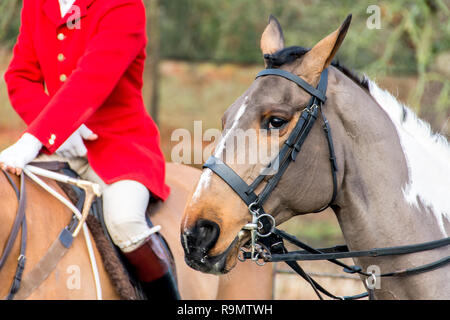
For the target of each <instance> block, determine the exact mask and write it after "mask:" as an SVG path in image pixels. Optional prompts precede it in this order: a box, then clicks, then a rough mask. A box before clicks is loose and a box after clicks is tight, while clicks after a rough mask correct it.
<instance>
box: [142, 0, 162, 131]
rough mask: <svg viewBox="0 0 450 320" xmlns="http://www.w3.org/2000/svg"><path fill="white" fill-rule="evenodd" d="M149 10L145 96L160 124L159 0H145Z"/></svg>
mask: <svg viewBox="0 0 450 320" xmlns="http://www.w3.org/2000/svg"><path fill="white" fill-rule="evenodd" d="M145 7H146V11H147V37H148V39H149V41H148V44H147V61H146V65H145V72H144V90H145V91H144V98H145V101H147V109H148V112H149V113H150V115H151V116H152V118H153V120H154V121H155V122H156V123H157V124H158V121H159V119H158V117H159V78H160V75H159V61H160V54H159V48H160V45H159V41H160V30H159V10H160V8H159V0H145Z"/></svg>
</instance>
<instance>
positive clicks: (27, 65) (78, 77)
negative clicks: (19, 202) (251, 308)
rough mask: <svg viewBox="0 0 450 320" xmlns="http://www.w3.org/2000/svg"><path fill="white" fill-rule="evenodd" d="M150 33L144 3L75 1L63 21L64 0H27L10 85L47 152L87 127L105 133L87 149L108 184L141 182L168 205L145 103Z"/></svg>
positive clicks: (19, 110) (17, 106)
mask: <svg viewBox="0 0 450 320" xmlns="http://www.w3.org/2000/svg"><path fill="white" fill-rule="evenodd" d="M145 31H146V28H145V8H144V6H143V3H142V0H76V2H75V3H74V5H73V7H72V9H71V10H70V11H69V12H68V13H67V14H66V16H65V17H64V18H61V13H60V8H59V3H58V0H24V1H23V9H22V25H21V29H20V35H19V38H18V41H17V44H16V46H15V48H14V57H13V59H12V61H11V64H10V66H9V68H8V70H7V72H6V74H5V80H6V83H7V86H8V92H9V96H10V100H11V103H12V105H13V107H14V109H15V110H16V111H17V113H18V114H19V115H20V116H21V117H22V119H23V120H24V121H25V122H26V124H27V125H28V128H27V132H28V133H30V134H32V135H34V136H35V137H36V138H38V139H39V140H40V141H41V142H42V143H43V145H44V148H43V151H44V152H46V153H53V152H55V151H56V149H58V147H59V146H60V145H61V144H62V143H63V142H64V141H65V140H66V139H67V138H68V137H69V136H70V135H71V134H72V133H73V132H75V131H76V130H77V129H78V127H79V126H80V125H81V124H83V123H84V124H86V126H87V127H88V128H90V129H91V130H92V131H94V132H95V133H96V134H98V139H97V140H96V141H85V144H86V147H87V149H88V153H87V157H88V160H89V163H90V165H91V167H92V168H93V169H94V170H95V172H96V173H97V174H98V175H99V176H100V177H101V178H102V179H103V181H105V182H106V183H107V184H110V183H113V182H115V181H119V180H124V179H129V180H136V181H139V182H141V183H142V184H144V185H145V186H147V188H148V189H149V190H150V191H151V192H152V193H153V194H154V195H156V196H157V197H159V198H161V199H163V200H164V199H166V198H167V196H168V195H169V188H168V186H167V185H166V184H165V183H164V174H165V162H164V157H163V155H162V152H161V149H160V145H159V132H158V128H157V127H156V125H155V123H154V122H153V120H152V119H151V118H150V116H149V115H148V114H147V112H146V110H145V107H144V103H143V99H142V83H143V80H142V78H143V70H144V60H145V57H146V54H145V46H146V42H147V38H146V34H145Z"/></svg>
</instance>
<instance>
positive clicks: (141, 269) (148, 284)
mask: <svg viewBox="0 0 450 320" xmlns="http://www.w3.org/2000/svg"><path fill="white" fill-rule="evenodd" d="M124 256H125V257H126V258H127V260H128V261H129V262H130V264H131V265H132V266H133V269H134V272H135V274H136V277H137V279H138V280H139V281H140V283H141V286H142V289H143V290H144V292H145V294H146V296H147V299H148V300H179V299H180V294H179V292H178V288H177V284H176V281H175V279H174V277H173V273H172V271H171V263H170V261H169V252H167V251H166V250H165V245H164V244H163V242H162V240H161V238H160V236H159V235H158V234H156V233H154V234H152V235H150V236H149V237H148V238H147V240H145V242H144V243H143V244H142V245H141V246H140V247H138V248H137V249H135V250H133V251H131V252H126V253H124Z"/></svg>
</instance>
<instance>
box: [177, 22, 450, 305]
mask: <svg viewBox="0 0 450 320" xmlns="http://www.w3.org/2000/svg"><path fill="white" fill-rule="evenodd" d="M350 18H351V17H350V16H349V17H348V18H347V19H346V20H345V22H344V23H343V24H342V25H341V27H339V28H338V29H337V30H336V31H334V32H332V33H331V34H330V35H328V36H327V37H325V38H323V39H322V40H321V41H319V42H318V43H317V44H316V45H315V46H314V47H313V48H312V49H310V50H309V49H304V48H303V50H300V49H302V48H301V47H289V48H285V44H284V37H283V32H282V30H281V26H280V24H279V23H278V21H277V20H276V19H275V18H274V17H272V16H271V18H270V20H269V24H268V26H267V27H266V29H265V31H264V33H263V34H262V38H261V50H262V53H263V55H264V57H265V58H266V59H265V63H266V65H267V63H268V62H270V63H271V65H272V66H271V68H274V67H276V68H279V69H282V70H285V71H287V72H290V73H291V74H294V75H296V76H298V77H300V78H302V79H303V80H304V81H306V82H307V83H308V84H309V85H311V86H313V87H316V86H317V84H318V82H319V79H320V75H321V74H322V72H323V70H324V69H326V68H328V87H327V92H326V95H327V100H326V102H325V103H324V104H323V106H322V111H323V113H324V114H325V116H326V118H327V119H328V122H329V125H330V126H331V132H332V140H333V142H334V149H335V150H334V151H335V155H336V161H337V168H338V171H337V179H336V180H337V183H336V186H337V197H336V198H335V201H333V202H332V203H331V208H332V209H333V211H334V212H335V214H336V216H337V219H338V222H339V224H340V227H341V229H342V232H343V234H344V238H345V240H346V242H347V245H348V247H349V249H350V250H351V251H357V250H368V249H371V248H383V247H392V246H401V245H409V244H417V243H424V242H427V241H433V240H440V239H442V238H446V237H448V235H450V201H449V198H448V191H449V187H450V186H449V182H450V166H449V163H450V148H449V145H448V142H447V141H446V140H445V138H443V137H441V136H439V135H436V134H432V133H431V131H430V129H429V126H428V125H427V124H425V123H424V122H422V121H421V120H420V119H418V118H417V117H416V116H415V115H414V113H413V112H412V111H411V110H409V109H408V108H407V107H405V106H403V105H402V104H401V103H399V102H398V101H397V100H396V99H395V98H394V97H393V96H392V95H390V94H389V93H387V92H385V91H383V90H381V89H380V88H379V87H378V86H377V85H376V84H375V83H373V82H371V81H370V80H368V79H367V78H365V79H363V80H359V79H356V77H355V76H353V75H352V74H351V73H350V72H348V70H346V69H345V68H343V67H342V66H339V65H337V64H335V63H332V60H333V58H334V56H335V54H336V52H337V51H338V49H339V47H340V45H341V44H342V42H343V40H344V37H345V35H346V33H347V30H348V28H349V25H350ZM310 99H311V96H310V95H309V94H308V93H307V92H306V91H305V90H303V89H301V88H300V87H299V86H298V85H297V84H295V83H294V82H292V81H288V80H286V79H284V78H282V77H279V76H274V75H269V76H265V77H259V78H257V79H256V80H255V81H254V82H253V83H252V84H251V85H250V87H249V88H248V89H247V91H246V92H245V93H244V94H243V95H242V96H241V97H239V98H238V99H237V100H236V102H235V103H233V104H232V105H231V106H230V107H229V108H228V109H227V110H226V112H225V114H224V116H223V118H222V120H223V124H224V125H223V127H224V130H225V131H226V134H224V135H223V136H222V138H221V140H220V141H219V143H218V145H219V146H220V148H217V149H216V150H215V154H214V156H215V157H216V158H218V159H219V160H221V161H223V162H224V163H225V164H227V165H228V167H230V168H231V169H232V170H233V171H234V172H235V173H236V174H238V175H239V176H240V178H241V179H243V181H244V182H245V183H247V184H251V183H252V182H253V181H254V180H255V179H256V178H257V177H258V176H259V174H260V173H261V171H262V169H264V168H265V166H266V165H267V164H265V163H257V164H248V163H244V164H241V163H238V162H237V161H235V159H228V158H229V157H226V156H227V155H228V154H233V155H235V157H237V155H238V154H241V153H242V152H247V154H246V156H247V157H246V159H249V158H250V157H249V154H248V153H249V152H248V151H247V150H242V149H239V150H236V149H237V148H236V145H235V144H234V143H232V142H233V141H232V139H235V138H236V137H235V136H236V135H237V132H245V131H247V130H250V129H251V130H256V132H258V131H259V130H260V129H264V130H267V131H269V133H268V134H266V135H260V136H258V142H257V143H258V144H260V145H271V144H272V141H271V139H275V138H274V137H276V138H277V139H278V140H277V141H276V143H277V144H278V145H279V146H280V149H281V146H282V145H283V143H284V142H285V141H286V139H287V138H288V137H289V135H290V133H291V132H292V130H293V128H294V127H295V125H296V123H297V121H298V119H299V116H300V114H301V112H302V111H303V109H304V108H305V106H306V105H307V103H308V101H309V100H310ZM319 118H322V116H321V115H320V114H319ZM322 120H323V119H320V120H319V121H317V122H322ZM271 132H276V133H278V134H274V135H271V134H270V133H271ZM235 133H236V134H235ZM227 146H231V147H228V148H231V150H229V149H227ZM241 155H242V154H241ZM329 158H330V153H329V148H328V145H327V139H326V137H325V135H324V134H323V132H322V128H321V126H320V125H317V124H316V125H313V127H312V129H311V131H310V132H309V135H308V136H307V138H306V140H305V142H304V144H303V146H302V149H301V152H300V153H299V154H298V156H297V157H296V159H295V162H291V164H290V166H289V167H288V168H287V170H286V171H285V173H284V175H283V176H282V178H281V180H280V181H279V182H278V184H277V186H276V188H275V189H273V192H272V193H271V194H270V196H269V198H268V199H267V202H265V203H264V211H265V212H267V213H270V214H271V215H272V216H273V217H274V218H275V221H276V224H277V225H278V224H281V223H282V222H284V221H286V220H288V219H289V218H291V217H292V216H295V215H301V214H307V213H310V212H314V211H317V210H319V209H320V208H323V207H324V206H327V204H328V203H329V201H330V199H333V197H332V194H333V179H332V175H331V173H330V159H329ZM268 178H270V177H268ZM266 180H267V179H266ZM266 180H263V183H261V185H259V187H258V188H257V189H256V190H255V193H256V194H259V193H260V192H261V190H262V189H263V188H264V187H265V185H266ZM223 198H226V201H218V200H217V199H223ZM251 218H252V217H251V215H250V213H249V208H247V206H246V204H245V203H244V202H243V201H242V199H241V198H240V197H239V196H238V194H237V193H235V192H234V191H233V189H231V188H230V186H229V185H228V184H227V183H226V182H225V181H224V180H222V179H221V178H220V177H219V176H218V175H216V174H214V173H213V172H212V171H211V169H209V168H206V169H204V170H203V173H202V175H201V178H200V181H199V183H198V185H197V188H196V191H195V193H194V197H192V199H191V200H190V201H189V203H188V206H187V207H186V211H185V214H184V217H183V220H182V226H181V234H182V239H183V247H184V249H185V256H186V261H187V262H188V264H189V265H190V266H192V267H193V268H195V269H198V270H201V271H203V272H208V273H214V274H217V273H227V272H230V271H231V270H232V269H233V268H234V267H235V266H236V263H237V256H238V250H239V248H240V247H241V246H243V245H244V244H245V243H246V242H248V241H249V239H250V234H249V231H247V230H242V229H243V227H244V226H245V225H246V224H248V223H249V222H251ZM194 244H195V245H194ZM449 255H450V248H449V246H447V247H442V248H439V249H436V250H431V251H426V252H420V253H414V254H408V255H404V256H394V257H368V258H354V262H355V264H356V265H358V266H361V267H362V268H363V269H364V270H368V267H369V266H374V265H376V266H377V267H378V268H379V269H380V271H381V273H384V272H392V271H397V270H404V269H408V268H414V267H417V266H423V265H426V264H428V263H430V262H433V261H437V260H439V259H443V258H444V257H447V256H449ZM246 263H250V262H246ZM244 264H245V263H244ZM239 266H240V265H239ZM375 298H379V299H449V298H450V265H449V264H447V265H446V266H444V267H441V268H439V269H436V270H433V271H430V272H427V273H421V274H417V275H414V276H409V277H398V278H392V277H391V278H383V280H382V282H381V286H380V288H379V289H378V288H376V290H375Z"/></svg>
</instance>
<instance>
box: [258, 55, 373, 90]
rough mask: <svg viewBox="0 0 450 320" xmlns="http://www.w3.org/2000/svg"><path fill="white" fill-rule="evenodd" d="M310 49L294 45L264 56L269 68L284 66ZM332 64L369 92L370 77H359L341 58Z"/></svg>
mask: <svg viewBox="0 0 450 320" xmlns="http://www.w3.org/2000/svg"><path fill="white" fill-rule="evenodd" d="M309 50H311V49H310V48H305V47H300V46H292V47H287V48H284V49H281V50H280V51H278V52H275V53H274V54H265V55H264V58H265V59H266V62H267V67H268V68H277V67H280V66H282V65H283V64H286V63H290V62H293V61H295V60H296V59H298V58H301V57H302V56H303V55H304V54H306V53H307V52H308V51H309ZM331 65H332V66H333V67H335V68H337V69H338V70H340V71H341V72H342V73H343V74H345V75H346V76H347V77H348V78H350V79H352V80H353V81H354V82H355V83H356V84H358V85H359V86H360V87H361V88H363V89H364V90H366V91H367V92H369V79H368V78H367V77H359V76H358V75H357V74H356V72H355V71H352V70H350V69H349V68H347V67H346V66H344V65H343V64H341V63H340V62H339V60H333V61H332V62H331Z"/></svg>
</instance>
